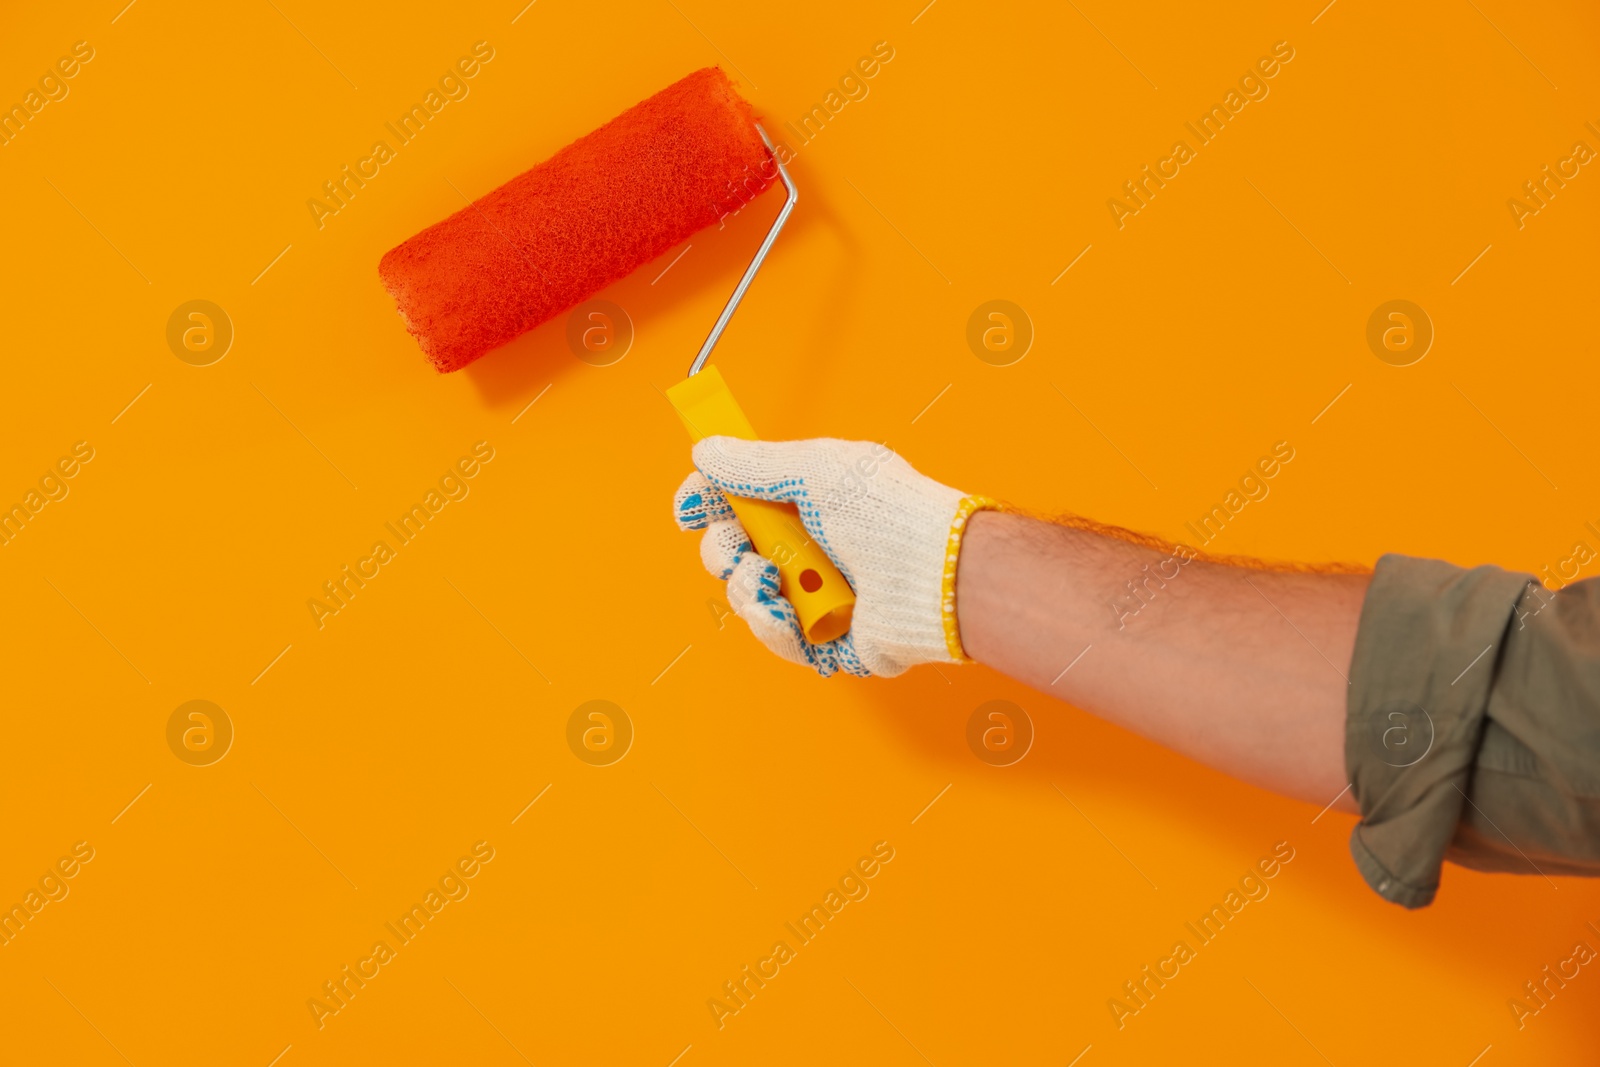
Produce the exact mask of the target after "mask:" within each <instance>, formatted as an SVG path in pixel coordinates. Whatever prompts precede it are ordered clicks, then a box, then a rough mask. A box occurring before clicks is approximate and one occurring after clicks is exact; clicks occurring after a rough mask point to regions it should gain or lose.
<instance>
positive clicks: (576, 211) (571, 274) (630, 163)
mask: <svg viewBox="0 0 1600 1067" xmlns="http://www.w3.org/2000/svg"><path fill="white" fill-rule="evenodd" d="M775 182H781V183H782V185H783V188H784V189H785V190H786V191H787V193H788V198H787V200H786V201H785V202H784V205H783V208H782V209H781V210H780V211H779V212H778V216H777V218H776V219H775V220H774V221H773V223H772V226H771V228H770V229H769V230H768V231H767V235H766V237H765V238H764V239H763V240H762V242H761V246H760V248H759V249H757V251H756V253H755V256H754V258H752V259H751V261H750V265H749V266H748V267H747V268H746V269H745V272H744V275H743V276H742V277H741V278H740V279H739V283H738V285H737V286H736V287H735V289H734V291H733V295H732V296H731V297H729V299H728V303H727V305H726V306H725V307H724V308H723V309H722V313H721V314H720V315H719V316H718V317H717V321H716V323H715V325H714V326H713V327H712V329H711V333H710V334H709V335H708V336H707V337H706V340H705V343H704V344H703V345H702V346H701V347H700V351H699V352H698V353H697V354H696V356H695V358H694V361H693V363H691V364H690V366H689V373H688V375H687V376H686V377H685V379H684V380H683V381H682V382H679V383H678V384H676V385H674V386H672V387H671V388H670V389H668V390H667V399H668V400H669V401H671V402H672V405H673V407H674V408H675V409H676V410H677V412H678V416H679V418H680V419H681V420H682V422H683V425H684V427H685V428H686V429H687V430H688V431H689V436H690V438H691V439H692V440H695V441H698V440H700V439H701V438H702V437H707V436H711V435H713V434H722V435H726V436H730V437H741V438H746V439H750V440H754V439H755V437H756V433H755V430H754V429H753V428H752V427H751V425H750V421H749V420H748V419H747V418H746V417H745V415H744V412H743V410H741V409H740V407H739V404H738V402H737V401H736V400H735V399H734V397H733V393H732V392H731V391H729V389H728V386H727V383H726V382H725V381H724V380H723V377H722V375H721V373H720V372H719V371H718V370H717V368H716V367H711V366H707V365H706V360H707V359H709V358H710V356H711V350H712V349H713V348H714V347H715V346H716V343H717V341H718V339H719V338H720V337H721V336H722V332H723V330H724V329H725V328H726V327H727V325H728V320H729V319H730V318H732V317H733V313H734V311H735V309H737V308H738V306H739V302H740V301H741V300H742V299H743V298H744V294H745V291H746V290H747V289H748V288H749V287H750V282H751V280H752V279H754V278H755V275H756V271H757V270H759V269H760V267H761V264H762V262H763V261H765V259H766V257H767V253H768V252H769V251H770V250H771V248H772V244H773V242H774V241H775V240H776V239H777V237H778V233H779V231H780V230H782V228H783V225H784V223H785V222H786V221H788V218H789V215H790V213H791V212H792V211H793V210H794V205H795V200H796V192H795V187H794V183H793V181H792V180H791V179H790V177H789V174H788V171H787V170H785V169H784V166H783V164H782V163H781V162H779V160H778V159H777V157H776V155H775V154H774V153H773V151H772V146H771V142H769V141H768V140H767V135H766V132H765V131H764V130H762V129H761V127H760V126H759V125H757V124H756V122H755V120H754V117H753V115H752V113H751V109H750V105H749V104H748V103H747V102H746V101H745V100H743V99H742V98H741V97H740V96H739V94H738V93H737V91H735V89H734V87H733V85H732V83H730V82H729V81H728V77H727V75H726V74H724V73H723V72H722V71H721V70H719V69H718V68H716V67H707V68H705V69H704V70H698V71H695V72H694V73H693V74H690V75H689V76H688V77H686V78H683V79H682V80H681V81H678V82H676V83H675V84H673V85H670V86H668V87H667V88H665V89H663V90H662V91H661V92H659V93H657V94H656V95H655V96H652V97H650V98H649V99H647V100H644V101H642V102H640V103H638V104H636V105H634V106H633V107H631V108H629V109H628V110H627V111H624V112H623V113H622V114H621V115H618V116H617V117H616V118H614V119H612V120H611V121H610V122H608V123H606V124H605V125H604V126H601V127H600V128H599V129H597V130H595V131H594V132H592V133H589V134H587V135H585V136H583V137H580V138H579V139H578V140H576V141H574V142H573V143H572V144H570V145H568V146H567V147H565V148H563V149H561V150H560V151H559V152H557V153H556V154H555V155H553V156H551V157H550V158H549V159H547V160H545V161H544V162H543V163H540V164H539V165H538V166H536V167H534V168H533V169H532V170H529V171H527V172H526V173H524V174H521V175H519V176H517V177H515V178H513V179H511V180H510V181H509V182H507V183H506V184H504V185H502V186H500V188H498V189H496V190H494V191H493V192H490V193H488V194H486V195H484V196H483V197H481V198H479V199H478V200H476V201H474V202H473V203H471V204H469V205H467V206H466V207H465V208H463V209H461V210H460V211H458V212H456V213H455V214H454V215H451V216H450V217H449V218H447V219H445V220H443V221H442V222H439V223H437V224H435V225H433V226H430V227H429V228H427V229H426V230H423V231H422V232H421V233H419V234H417V235H416V236H414V237H412V238H410V239H409V240H407V241H405V242H404V243H403V244H400V245H398V246H397V247H395V248H393V249H390V250H389V252H388V253H387V254H385V255H384V257H383V259H382V261H381V262H380V263H379V265H378V274H379V277H380V278H381V279H382V281H383V284H384V287H385V288H386V289H388V291H389V294H390V295H391V296H393V297H394V299H395V303H396V305H397V306H398V308H399V311H400V315H401V318H402V319H403V320H404V321H405V324H406V329H407V330H409V331H410V332H411V334H412V336H414V337H415V338H416V339H417V343H418V345H420V346H421V348H422V351H423V353H424V354H425V355H426V356H427V357H428V359H429V360H431V361H432V363H433V365H434V366H435V367H436V368H437V369H438V370H439V371H440V372H449V371H454V370H459V369H461V368H462V367H464V366H466V365H467V364H468V363H471V362H472V361H473V360H475V359H477V358H478V357H479V356H482V355H483V354H484V353H486V352H488V351H490V350H491V349H493V348H497V347H499V346H500V345H503V344H505V343H506V342H508V341H510V340H512V339H513V338H515V337H517V336H519V335H521V334H523V333H526V332H527V331H528V330H531V329H533V328H534V327H535V326H538V325H539V324H541V323H543V322H547V321H549V320H550V319H552V318H554V317H555V316H557V315H559V314H561V313H562V312H563V311H566V310H567V309H568V308H571V307H573V306H574V305H576V304H579V303H581V302H583V301H584V300H587V299H588V298H589V297H591V296H593V295H594V294H595V293H597V292H599V291H600V290H601V289H603V288H605V287H606V286H607V285H609V284H611V283H612V282H614V281H616V280H618V279H619V278H622V277H624V276H626V275H628V274H630V273H632V272H633V271H634V270H636V269H638V268H639V267H641V266H643V265H644V264H645V263H648V262H649V261H650V260H652V259H655V258H656V257H657V256H660V255H661V254H663V253H664V252H666V251H668V250H669V249H671V248H672V247H674V246H675V245H678V244H680V243H682V242H683V241H685V240H687V239H688V238H689V237H691V236H692V235H694V234H695V233H697V232H699V231H700V230H702V229H704V228H705V227H707V226H709V225H711V224H712V223H714V222H717V221H719V220H720V219H721V218H723V217H724V216H725V215H726V214H727V212H726V211H725V210H724V208H723V205H724V204H726V203H727V201H728V191H729V190H730V189H732V190H735V191H736V196H737V197H738V200H739V202H740V203H743V201H745V200H747V199H750V198H753V197H754V196H756V195H758V194H759V193H761V192H763V191H765V190H766V189H767V188H769V187H770V186H771V185H773V184H774V183H775ZM729 503H730V504H731V505H732V507H733V511H734V514H735V515H736V516H737V517H738V519H739V522H740V524H741V525H742V526H743V527H744V529H745V532H746V533H747V534H748V535H749V536H750V541H751V544H752V545H754V547H755V549H756V551H757V552H759V553H761V555H763V556H765V557H766V558H767V559H770V560H771V561H772V562H773V563H774V564H775V565H776V566H777V568H778V573H779V576H780V582H781V588H782V592H783V595H784V596H785V597H786V598H788V600H789V602H790V603H792V604H793V605H794V608H795V613H796V614H797V615H798V616H799V619H800V625H801V628H802V629H803V630H804V632H805V634H806V637H807V638H808V639H809V640H811V641H812V642H814V643H819V644H820V643H822V642H824V641H831V640H833V639H834V638H837V637H840V636H842V635H843V634H844V633H845V632H846V631H847V630H849V628H850V617H851V613H852V612H853V610H854V608H855V594H854V593H852V592H851V590H850V586H849V583H847V582H846V581H845V579H844V576H843V575H841V574H840V573H839V571H838V569H837V568H836V567H834V565H833V562H832V561H831V560H830V559H829V558H828V556H827V553H825V552H823V551H822V548H821V547H820V546H819V545H818V544H817V543H816V542H815V541H814V540H812V539H811V537H810V536H809V535H808V534H807V533H806V532H805V528H804V526H803V525H802V524H801V522H800V517H799V513H798V512H797V511H796V509H795V507H794V505H792V504H775V503H772V502H769V501H764V500H750V499H746V498H741V497H730V498H729Z"/></svg>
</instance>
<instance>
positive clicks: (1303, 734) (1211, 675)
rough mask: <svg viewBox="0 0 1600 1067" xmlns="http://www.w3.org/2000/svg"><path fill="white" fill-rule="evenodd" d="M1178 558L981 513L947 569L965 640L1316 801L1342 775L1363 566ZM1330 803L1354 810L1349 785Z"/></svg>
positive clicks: (1108, 712) (1071, 695)
mask: <svg viewBox="0 0 1600 1067" xmlns="http://www.w3.org/2000/svg"><path fill="white" fill-rule="evenodd" d="M1188 555H1189V554H1188V553H1186V552H1185V551H1183V550H1178V551H1162V550H1159V549H1156V548H1150V547H1145V546H1143V545H1139V544H1134V543H1130V542H1128V541H1124V540H1121V539H1119V538H1116V537H1112V536H1108V535H1106V534H1102V533H1098V532H1095V531H1092V530H1087V529H1076V528H1072V527H1067V526H1061V525H1057V524H1054V523H1049V522H1044V521H1040V520H1036V519H1029V518H1024V517H1021V516H1017V515H1008V514H999V513H995V512H980V513H979V514H977V515H975V516H974V517H973V519H972V520H971V522H970V524H969V526H968V528H967V531H966V534H965V535H964V537H963V540H962V547H961V558H960V566H959V569H958V570H957V574H956V610H957V614H958V620H959V623H960V627H961V638H962V642H963V644H964V645H965V647H966V650H967V653H968V654H969V655H971V656H972V657H973V658H975V659H977V660H979V661H980V662H982V663H985V664H987V665H989V666H990V667H993V668H995V669H996V670H999V671H1002V672H1004V673H1005V674H1008V675H1010V676H1012V677H1013V678H1016V679H1018V680H1020V681H1023V682H1026V683H1027V684H1029V685H1031V686H1033V687H1034V688H1036V689H1038V690H1040V691H1041V692H1044V693H1047V694H1050V695H1051V696H1055V697H1059V698H1060V699H1062V700H1066V701H1068V702H1070V703H1072V704H1074V705H1076V706H1077V707H1080V708H1083V709H1085V710H1086V711H1091V712H1093V713H1095V714H1096V715H1099V716H1101V717H1102V718H1105V719H1107V720H1108V721H1110V722H1113V723H1116V724H1118V725H1120V726H1123V727H1126V728H1127V729H1130V730H1133V731H1134V732H1136V733H1138V734H1141V735H1143V736H1144V737H1147V738H1149V739H1151V740H1153V741H1157V742H1159V743H1161V744H1163V745H1166V746H1167V747H1168V748H1171V749H1173V750H1175V751H1177V752H1180V753H1182V754H1184V755H1186V756H1189V757H1191V758H1193V759H1196V760H1199V761H1201V762H1202V763H1205V764H1207V765H1209V766H1211V767H1215V768H1217V769H1218V770H1221V771H1224V772H1226V773H1228V774H1230V775H1233V776H1234V777H1237V778H1241V779H1243V780H1245V781H1248V782H1252V783H1254V784H1256V785H1259V786H1262V787H1263V788H1266V789H1270V790H1272V791H1274V792H1277V793H1282V794H1284V795H1287V796H1293V797H1298V798H1300V799H1302V800H1307V801H1311V802H1313V803H1316V804H1318V805H1321V804H1326V803H1327V802H1328V801H1329V800H1331V799H1333V797H1334V795H1335V794H1337V793H1339V791H1340V790H1342V789H1343V788H1344V786H1345V784H1346V778H1345V763H1344V724H1345V699H1346V691H1347V687H1348V678H1347V677H1346V675H1347V674H1348V671H1349V668H1350V658H1351V652H1352V649H1353V648H1354V645H1355V634H1356V625H1357V623H1358V621H1359V619H1360V615H1361V604H1362V599H1363V597H1364V596H1365V593H1366V588H1367V583H1368V581H1369V576H1368V575H1365V574H1307V573H1293V572H1283V571H1275V570H1269V569H1252V568H1248V567H1241V566H1232V565H1228V564H1225V563H1215V562H1209V561H1206V560H1205V559H1203V558H1198V559H1191V558H1187V556H1188ZM1130 583H1131V585H1130ZM1086 649H1087V651H1085V650H1086ZM1080 655H1081V658H1080ZM1069 665H1070V669H1067V668H1068V667H1069ZM1339 806H1340V807H1341V808H1343V809H1345V810H1350V811H1353V810H1355V805H1354V802H1353V801H1352V799H1351V798H1350V797H1349V795H1348V794H1346V795H1345V796H1344V797H1343V798H1341V801H1340V804H1339Z"/></svg>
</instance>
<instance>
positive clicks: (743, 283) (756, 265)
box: [689, 123, 800, 376]
mask: <svg viewBox="0 0 1600 1067" xmlns="http://www.w3.org/2000/svg"><path fill="white" fill-rule="evenodd" d="M756 132H757V133H759V134H761V140H762V141H763V142H764V143H765V144H766V146H767V151H769V152H771V153H772V162H773V163H774V164H776V165H777V168H778V177H779V178H780V179H782V181H783V187H784V188H785V189H787V190H788V191H789V199H788V200H785V201H784V204H783V210H782V211H779V212H778V217H777V218H776V219H774V220H773V222H772V228H771V229H770V230H768V231H767V236H766V239H765V240H763V241H762V242H761V247H760V248H758V249H756V255H755V258H754V259H752V260H751V261H750V265H749V266H748V267H746V268H745V271H744V277H742V278H740V279H739V284H738V286H737V287H736V288H735V289H734V290H733V295H732V296H730V297H729V298H728V304H727V306H726V307H724V308H723V309H722V314H720V315H718V316H717V323H716V325H715V326H713V327H711V333H710V334H708V335H707V337H706V343H705V344H703V345H701V346H700V354H699V355H697V356H695V357H694V362H693V363H691V364H689V374H690V376H693V375H695V374H698V373H699V372H700V369H701V368H702V367H704V366H705V365H706V360H708V359H710V358H711V350H712V349H713V348H715V347H717V341H718V339H719V338H721V337H722V331H723V330H724V329H726V328H727V326H728V320H729V319H731V318H733V313H734V312H735V311H737V310H738V308H739V301H740V300H743V299H744V291H745V290H746V289H748V288H750V282H751V280H752V279H753V278H755V276H756V271H758V270H760V269H761V263H762V261H763V260H765V259H766V258H767V252H768V251H770V250H771V248H772V242H773V241H776V240H777V239H778V231H779V230H781V229H783V224H784V223H785V222H787V221H788V220H789V213H790V212H791V211H793V210H794V202H795V201H796V200H798V199H799V198H800V194H799V193H798V192H796V191H795V187H794V182H792V181H790V180H789V172H788V171H787V170H785V169H784V166H783V164H782V163H781V162H779V160H778V153H777V151H776V150H775V149H773V147H772V141H771V139H770V138H768V137H767V131H766V130H763V129H762V128H761V125H760V123H757V124H756Z"/></svg>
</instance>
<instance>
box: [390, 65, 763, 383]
mask: <svg viewBox="0 0 1600 1067" xmlns="http://www.w3.org/2000/svg"><path fill="white" fill-rule="evenodd" d="M770 159H771V157H770V155H769V154H768V152H767V148H766V146H765V145H764V144H762V142H761V134H760V133H759V132H758V131H757V130H756V128H755V126H754V122H753V119H752V117H751V113H750V105H749V104H748V103H746V102H745V101H744V100H743V99H741V98H740V97H739V94H738V93H737V92H735V91H734V88H733V86H732V84H731V83H730V82H729V81H728V77H727V75H726V74H724V73H722V71H720V70H718V69H717V68H716V67H707V68H705V69H704V70H697V71H695V72H694V73H693V74H691V75H689V76H688V77H687V78H684V79H683V80H682V81H679V82H677V83H676V84H673V85H670V86H668V87H667V88H665V89H663V90H662V91H661V92H659V93H657V94H656V95H655V96H652V97H650V98H649V99H648V100H645V101H643V102H642V103H639V104H636V105H634V106H633V107H631V108H629V109H628V110H627V111H624V112H623V113H622V114H621V115H618V116H617V117H616V118H614V119H612V120H611V121H610V122H608V123H606V124H605V125H604V126H602V127H600V128H599V129H598V130H595V131H594V132H593V133H591V134H588V135H587V136H584V137H580V138H579V139H578V140H576V141H574V142H573V143H572V144H570V145H568V146H567V147H565V148H563V149H562V150H561V151H559V152H557V153H556V154H555V155H553V156H551V157H550V158H549V159H547V160H545V161H544V162H543V163H541V164H539V165H538V166H537V167H534V168H533V169H532V170H530V171H528V172H526V173H524V174H522V175H520V176H518V177H516V178H513V179H511V180H510V181H509V182H507V183H506V184H504V185H502V186H501V187H500V188H498V189H496V190H495V191H494V192H492V193H489V194H488V195H486V196H484V197H482V198H481V199H479V200H477V201H476V202H474V203H473V204H471V205H470V206H468V207H466V208H463V209H462V210H460V211H458V212H456V213H455V214H454V215H451V216H450V217H449V218H447V219H445V220H444V221H443V222H440V223H438V224H436V225H434V226H430V227H428V228H427V229H426V230H423V231H422V232H421V233H419V234H417V235H416V236H415V237H412V238H411V239H410V240H408V241H406V242H405V243H404V244H402V245H400V246H398V247H397V248H393V249H391V250H390V251H389V253H388V254H387V255H385V256H384V257H383V260H382V262H381V263H379V264H378V274H379V277H381V278H382V279H383V284H384V288H386V289H388V290H389V293H390V295H391V296H393V297H394V299H395V303H396V304H398V305H399V307H400V314H401V315H402V316H403V317H404V318H405V322H406V328H407V329H408V330H410V331H411V333H412V334H413V335H414V336H415V337H416V339H417V343H418V344H419V345H421V346H422V351H423V352H425V353H426V354H427V356H428V358H429V359H430V360H432V361H433V364H434V366H435V367H437V368H438V369H439V370H440V371H453V370H458V369H460V368H461V367H464V366H466V365H467V364H468V363H471V362H472V361H473V360H475V359H477V358H478V357H479V356H481V355H483V354H484V353H485V352H487V351H489V350H490V349H492V348H495V347H498V346H499V345H503V344H505V343H506V342H507V341H509V340H511V339H512V338H514V337H516V336H517V335H519V334H521V333H524V332H526V331H528V330H531V329H533V328H534V327H535V326H537V325H539V324H540V323H542V322H544V321H546V320H548V319H550V318H553V317H554V316H556V315H558V314H560V313H561V312H563V311H565V310H566V309H568V308H570V307H572V306H573V305H574V304H577V303H580V302H582V301H583V300H585V299H587V298H588V297H590V296H592V295H594V294H595V293H596V292H598V291H600V290H601V289H603V288H605V287H606V286H607V285H609V284H610V283H611V282H614V281H616V280H617V279H618V278H621V277H623V276H624V275H626V274H629V273H631V272H632V271H633V270H635V269H636V268H638V267H639V266H641V265H642V264H644V263H647V262H649V261H650V260H652V259H654V258H655V257H656V256H659V255H661V253H663V252H665V251H667V250H668V249H669V248H671V247H672V246H673V245H676V244H678V243H679V242H681V241H683V240H684V239H685V238H687V237H689V236H690V235H691V234H693V233H694V232H695V231H697V230H700V229H702V228H704V227H706V226H709V225H711V224H712V223H713V222H716V221H717V220H718V219H719V218H721V217H722V216H723V215H724V214H725V213H726V212H728V211H730V210H733V209H735V208H737V207H738V206H739V204H741V203H742V202H743V201H744V200H747V199H749V198H750V197H752V196H754V195H755V194H757V193H759V192H760V191H761V190H763V189H765V188H766V187H767V186H769V185H770V184H771V183H772V181H773V179H774V178H775V177H776V176H777V171H776V169H775V168H774V167H773V166H772V164H771V162H770Z"/></svg>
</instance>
